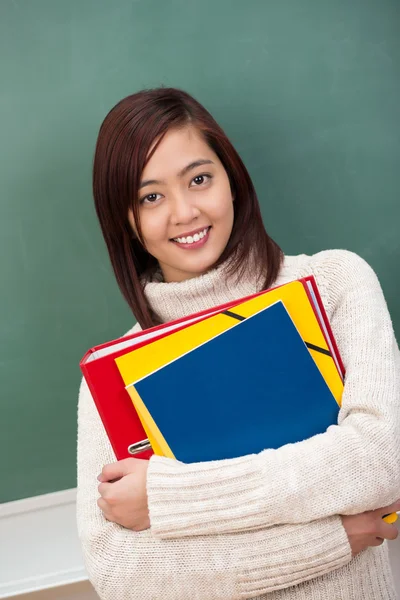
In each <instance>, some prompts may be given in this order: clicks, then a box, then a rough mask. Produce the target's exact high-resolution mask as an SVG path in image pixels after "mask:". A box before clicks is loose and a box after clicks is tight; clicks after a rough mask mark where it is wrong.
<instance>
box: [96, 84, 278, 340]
mask: <svg viewBox="0 0 400 600" xmlns="http://www.w3.org/2000/svg"><path fill="white" fill-rule="evenodd" d="M187 124H191V125H193V126H195V127H196V129H197V130H198V131H199V132H200V133H201V134H202V135H203V137H204V139H205V141H206V142H207V144H208V145H209V146H210V148H211V149H212V150H213V151H214V152H215V154H216V155H217V156H218V158H219V159H220V161H221V162H222V164H223V166H224V168H225V170H226V172H227V174H228V177H229V181H230V185H231V189H232V194H233V197H234V198H235V202H234V224H233V228H232V233H231V236H230V238H229V241H228V244H227V246H226V248H225V250H224V251H223V253H222V255H221V256H220V257H219V259H218V261H217V262H216V263H215V264H214V265H212V267H210V268H215V267H217V266H219V265H220V264H222V263H223V262H224V261H225V260H227V259H228V258H229V259H230V260H229V263H228V265H229V267H228V274H230V273H234V274H235V275H236V276H237V277H238V278H239V277H240V276H241V275H243V274H244V272H245V270H246V269H247V268H249V267H250V268H251V267H252V266H253V267H254V265H257V266H258V269H259V270H260V269H261V276H262V282H263V284H262V289H267V288H268V287H270V286H271V285H272V284H273V283H274V281H275V279H276V278H277V276H278V273H279V270H280V266H281V262H282V256H283V255H282V251H281V249H280V248H279V246H278V245H277V244H276V243H275V242H274V241H273V240H272V239H271V238H270V237H269V236H268V234H267V233H266V231H265V228H264V225H263V222H262V217H261V211H260V207H259V203H258V200H257V195H256V192H255V189H254V186H253V183H252V181H251V179H250V176H249V174H248V172H247V169H246V167H245V166H244V164H243V162H242V160H241V158H240V156H239V155H238V153H237V152H236V150H235V149H234V147H233V146H232V144H231V142H230V141H229V139H228V138H227V136H226V135H225V133H224V132H223V131H222V129H221V127H220V126H219V125H218V124H217V123H216V121H215V120H214V119H213V117H212V116H211V115H210V113H209V112H208V111H207V110H206V109H205V108H204V107H203V106H202V105H201V104H200V103H199V102H197V100H195V99H194V98H193V97H192V96H190V95H189V94H187V93H186V92H183V91H182V90H178V89H175V88H158V89H152V90H143V91H141V92H138V93H137V94H133V95H131V96H127V97H126V98H124V99H123V100H121V101H120V102H118V104H117V105H116V106H114V108H113V109H112V110H111V111H110V112H109V113H108V115H107V116H106V118H105V119H104V121H103V123H102V125H101V127H100V131H99V136H98V139H97V144H96V151H95V156H94V165H93V195H94V201H95V206H96V212H97V216H98V218H99V221H100V226H101V229H102V232H103V236H104V240H105V242H106V245H107V249H108V253H109V256H110V260H111V264H112V267H113V269H114V273H115V276H116V279H117V282H118V285H119V288H120V290H121V292H122V294H123V296H124V298H125V299H126V301H127V303H128V304H129V306H130V308H131V309H132V312H133V314H134V315H135V317H136V319H137V320H138V322H139V323H140V325H141V327H142V328H143V329H147V328H149V327H152V326H153V325H156V324H157V317H156V315H154V313H153V312H152V310H151V307H150V306H149V304H148V302H147V300H146V297H145V295H144V292H143V284H142V282H141V278H142V276H143V275H146V274H147V273H151V272H152V271H153V270H154V269H155V268H156V267H157V261H156V259H155V258H154V257H153V256H151V255H150V254H149V253H148V252H147V251H146V249H145V243H144V240H143V236H142V232H141V228H140V219H139V202H138V188H139V184H140V179H141V176H142V172H143V170H144V168H145V165H146V163H147V162H148V160H149V159H150V157H151V155H152V154H153V153H154V151H155V149H156V148H157V145H158V144H159V143H160V141H161V139H162V138H163V136H164V135H165V134H166V132H167V131H168V130H170V129H171V128H178V127H183V126H185V125H187ZM151 148H152V150H151V153H149V151H150V149H151ZM130 208H132V210H133V214H134V219H135V224H136V228H137V236H136V235H134V234H133V232H132V228H131V226H130V223H129V221H128V212H129V209H130Z"/></svg>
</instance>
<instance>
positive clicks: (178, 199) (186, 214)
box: [170, 193, 200, 225]
mask: <svg viewBox="0 0 400 600" xmlns="http://www.w3.org/2000/svg"><path fill="white" fill-rule="evenodd" d="M170 206H171V216H170V219H171V223H172V225H180V224H187V223H191V222H192V221H194V220H195V219H196V218H197V217H198V216H199V214H200V211H199V209H198V208H197V206H196V205H195V204H194V203H193V200H192V199H191V198H190V197H188V196H187V195H186V194H184V193H182V194H174V196H173V197H171V198H170Z"/></svg>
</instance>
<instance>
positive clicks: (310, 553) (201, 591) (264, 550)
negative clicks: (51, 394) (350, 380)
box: [77, 381, 351, 600]
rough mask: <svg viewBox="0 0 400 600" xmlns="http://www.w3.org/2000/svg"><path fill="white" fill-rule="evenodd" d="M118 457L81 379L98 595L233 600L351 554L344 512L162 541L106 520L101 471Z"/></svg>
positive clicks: (85, 496) (87, 530) (84, 481)
mask: <svg viewBox="0 0 400 600" xmlns="http://www.w3.org/2000/svg"><path fill="white" fill-rule="evenodd" d="M113 461H115V457H114V455H113V452H112V450H111V447H110V444H109V442H108V439H107V436H106V433H105V431H104V428H103V425H102V423H101V420H100V418H99V416H98V413H97V410H96V407H95V404H94V402H93V400H92V397H91V395H90V392H89V389H88V387H87V385H86V383H85V382H84V381H83V382H82V385H81V390H80V395H79V413H78V495H77V519H78V532H79V536H80V539H81V543H82V547H83V554H84V558H85V563H86V568H87V571H88V573H89V577H90V580H91V582H92V583H93V585H94V587H95V588H96V590H97V593H98V594H99V596H100V598H102V599H103V600H113V599H114V598H125V599H126V600H152V599H153V598H163V600H187V599H188V598H191V599H193V600H235V599H239V598H241V599H243V598H252V597H254V596H257V595H261V594H264V593H267V592H270V591H273V590H278V589H282V588H286V587H290V586H293V585H296V584H299V583H301V582H303V581H307V580H310V579H314V578H316V577H318V576H320V575H323V574H325V573H328V572H330V571H333V570H335V569H338V568H339V567H341V566H342V565H345V564H346V563H347V562H349V561H350V559H351V550H350V546H349V543H348V538H347V535H346V532H345V530H344V528H343V526H342V523H341V519H340V517H330V518H327V519H323V520H320V521H318V522H314V523H310V524H307V525H304V524H301V525H282V526H279V527H273V528H270V529H264V530H258V531H253V532H243V533H233V534H227V535H216V536H199V537H192V538H191V537H185V538H184V539H182V540H160V539H157V538H155V537H154V536H153V535H152V531H151V529H150V530H146V531H142V532H139V533H138V532H133V531H130V530H128V529H124V528H123V527H121V526H119V525H117V524H115V523H112V522H109V521H107V520H106V519H105V518H104V517H103V514H102V511H101V510H100V509H99V508H98V506H97V499H98V497H99V494H98V492H97V486H98V483H99V482H98V481H97V475H98V474H99V473H100V472H101V470H102V467H103V465H104V464H106V463H110V462H113Z"/></svg>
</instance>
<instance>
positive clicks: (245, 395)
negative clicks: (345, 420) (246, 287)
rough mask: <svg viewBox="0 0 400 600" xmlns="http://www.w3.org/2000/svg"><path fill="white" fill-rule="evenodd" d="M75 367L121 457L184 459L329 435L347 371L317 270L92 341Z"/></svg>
mask: <svg viewBox="0 0 400 600" xmlns="http://www.w3.org/2000/svg"><path fill="white" fill-rule="evenodd" d="M80 367H81V370H82V373H83V375H84V377H85V379H86V382H87V384H88V386H89V389H90V392H91V394H92V396H93V399H94V401H95V403H96V406H97V410H98V412H99V414H100V417H101V419H102V422H103V425H104V427H105V430H106V432H107V435H108V437H109V440H110V443H111V445H112V447H113V450H114V452H115V455H116V457H117V459H118V460H121V459H124V458H127V457H130V456H137V457H139V458H144V459H146V458H149V457H150V456H151V455H152V454H153V453H155V454H157V455H160V456H167V457H170V458H176V459H178V460H180V461H182V462H187V463H189V462H199V461H209V460H218V459H225V458H234V457H238V456H244V455H246V454H252V453H257V452H261V451H262V450H265V449H266V448H279V447H281V446H283V445H285V444H288V443H295V442H299V441H301V440H304V439H307V438H309V437H311V436H313V435H316V434H319V433H323V432H324V431H326V430H327V428H328V427H329V426H330V425H334V424H337V417H338V412H339V407H340V404H341V397H342V393H343V387H344V377H345V369H344V365H343V362H342V360H341V357H340V354H339V350H338V348H337V345H336V342H335V339H334V336H333V333H332V330H331V327H330V324H329V321H328V318H327V315H326V313H325V310H324V306H323V303H322V300H321V297H320V294H319V292H318V288H317V284H316V281H315V279H314V277H312V276H310V277H305V278H303V279H299V280H297V281H292V282H289V283H287V284H285V285H282V286H279V287H276V288H273V289H270V290H266V291H262V292H260V293H258V294H254V295H253V296H249V297H246V298H242V299H240V300H235V301H232V302H230V303H227V304H224V305H221V306H216V307H213V308H211V309H209V310H206V311H203V312H200V313H197V314H195V315H190V316H188V317H185V318H183V319H179V320H177V321H173V322H170V323H166V324H163V325H159V326H157V327H153V328H152V329H148V330H146V331H142V332H138V333H136V334H133V335H130V336H126V337H124V338H119V339H117V340H114V341H112V342H108V343H106V344H102V345H100V346H96V347H94V348H92V349H90V350H89V351H88V352H87V353H86V354H85V356H84V357H83V358H82V360H81V362H80ZM384 518H385V520H386V521H387V522H389V523H393V522H395V521H396V520H397V515H396V514H391V515H386V516H385V517H384Z"/></svg>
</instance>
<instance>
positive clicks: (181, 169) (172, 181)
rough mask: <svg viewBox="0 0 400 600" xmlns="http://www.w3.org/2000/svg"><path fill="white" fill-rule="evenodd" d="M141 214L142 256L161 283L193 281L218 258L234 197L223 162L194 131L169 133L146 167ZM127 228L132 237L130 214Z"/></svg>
mask: <svg viewBox="0 0 400 600" xmlns="http://www.w3.org/2000/svg"><path fill="white" fill-rule="evenodd" d="M139 214H140V223H141V228H142V233H143V238H144V242H145V246H146V250H147V251H148V252H149V253H150V254H151V255H152V256H154V257H155V258H156V259H157V260H158V262H159V265H160V267H161V270H162V272H163V275H164V280H165V281H167V282H171V281H183V280H185V279H190V278H192V277H196V276H198V275H200V274H201V273H204V272H205V271H207V269H208V268H209V267H211V265H213V263H215V262H216V261H217V260H218V258H219V257H220V256H221V254H222V252H223V251H224V249H225V247H226V245H227V243H228V240H229V237H230V235H231V231H232V227H233V198H232V192H231V188H230V185H229V179H228V176H227V174H226V171H225V169H224V167H223V166H222V163H221V161H220V160H219V158H218V157H217V155H216V154H215V153H214V152H213V151H212V150H211V148H210V147H209V146H208V145H207V143H206V142H205V141H204V139H203V138H202V136H201V134H199V132H198V131H197V130H196V128H194V127H193V126H187V127H184V128H182V129H173V130H171V131H169V132H167V133H166V135H165V136H164V138H163V139H162V141H161V142H160V144H159V146H158V147H157V149H156V151H155V152H154V154H153V156H152V157H151V159H150V160H149V162H148V163H147V165H146V167H145V169H144V171H143V173H142V178H141V184H140V188H139ZM129 222H130V224H131V226H132V228H133V230H134V231H136V228H135V222H134V219H133V213H132V211H130V212H129Z"/></svg>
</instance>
